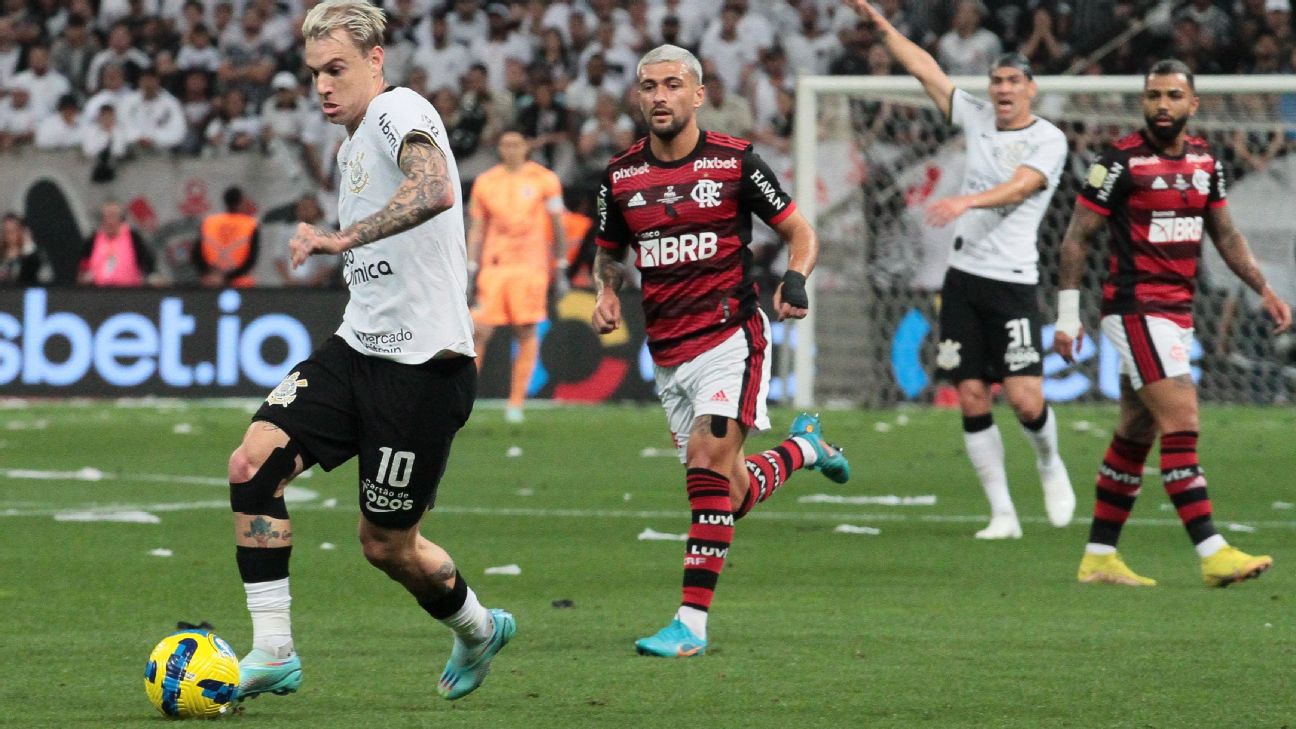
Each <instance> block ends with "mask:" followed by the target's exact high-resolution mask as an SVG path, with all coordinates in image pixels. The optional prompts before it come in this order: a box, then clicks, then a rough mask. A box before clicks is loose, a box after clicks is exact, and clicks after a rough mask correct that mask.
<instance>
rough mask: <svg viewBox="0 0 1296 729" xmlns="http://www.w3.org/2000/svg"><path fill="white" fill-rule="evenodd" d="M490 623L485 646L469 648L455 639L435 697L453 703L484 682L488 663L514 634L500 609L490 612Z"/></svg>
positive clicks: (512, 625) (510, 618)
mask: <svg viewBox="0 0 1296 729" xmlns="http://www.w3.org/2000/svg"><path fill="white" fill-rule="evenodd" d="M490 620H491V633H490V638H489V639H487V640H486V642H484V643H477V644H471V643H468V642H467V641H465V640H464V639H463V638H462V637H461V636H460V635H458V634H456V635H455V642H454V648H453V649H452V650H451V651H450V660H448V661H446V665H445V670H444V671H442V672H441V678H440V679H439V680H438V681H437V693H439V694H441V695H442V696H443V697H445V698H447V699H450V700H451V701H453V700H455V699H458V698H463V697H464V696H467V695H468V694H470V693H472V692H473V691H474V690H475V689H476V688H477V687H478V686H480V685H482V681H485V680H486V674H488V673H490V667H491V659H493V658H494V657H495V654H496V653H499V652H500V650H502V649H503V648H504V646H506V645H508V642H509V641H510V640H512V639H513V634H514V633H516V632H517V621H516V620H514V618H513V615H512V614H510V613H507V612H505V611H503V610H500V609H499V608H494V609H492V610H490Z"/></svg>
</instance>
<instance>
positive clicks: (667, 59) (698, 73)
mask: <svg viewBox="0 0 1296 729" xmlns="http://www.w3.org/2000/svg"><path fill="white" fill-rule="evenodd" d="M654 63H682V64H684V68H687V69H688V70H689V73H692V74H693V77H694V78H696V79H697V82H698V83H699V84H700V83H702V64H701V62H699V61H698V59H697V56H695V55H693V54H692V53H691V52H690V51H689V49H687V48H680V47H679V46H673V45H671V44H669V43H667V44H665V45H660V46H657V47H656V48H654V49H652V50H651V51H648V52H647V53H645V54H644V55H643V58H640V59H639V65H638V66H637V67H635V76H638V75H639V74H641V73H643V67H644V66H650V65H652V64H654Z"/></svg>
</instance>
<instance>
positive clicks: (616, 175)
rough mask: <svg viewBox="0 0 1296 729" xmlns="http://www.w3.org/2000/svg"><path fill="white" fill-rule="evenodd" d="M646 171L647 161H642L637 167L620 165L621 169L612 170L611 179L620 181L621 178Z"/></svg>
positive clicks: (624, 178) (628, 177)
mask: <svg viewBox="0 0 1296 729" xmlns="http://www.w3.org/2000/svg"><path fill="white" fill-rule="evenodd" d="M647 171H648V163H647V162H644V163H643V164H641V165H639V166H637V167H622V168H621V169H619V170H615V171H613V172H612V181H613V182H620V181H622V180H628V179H630V178H631V177H635V176H637V175H642V174H643V173H645V172H647Z"/></svg>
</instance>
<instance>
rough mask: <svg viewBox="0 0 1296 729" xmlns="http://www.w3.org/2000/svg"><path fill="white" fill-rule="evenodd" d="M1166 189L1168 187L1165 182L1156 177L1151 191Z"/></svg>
mask: <svg viewBox="0 0 1296 729" xmlns="http://www.w3.org/2000/svg"><path fill="white" fill-rule="evenodd" d="M1167 187H1170V186H1169V185H1167V184H1166V181H1165V180H1164V179H1162V178H1161V177H1160V176H1158V177H1157V178H1156V180H1154V181H1153V182H1152V189H1153V190H1164V189H1166V188H1167Z"/></svg>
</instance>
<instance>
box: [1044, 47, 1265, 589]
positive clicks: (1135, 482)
mask: <svg viewBox="0 0 1296 729" xmlns="http://www.w3.org/2000/svg"><path fill="white" fill-rule="evenodd" d="M1197 105H1198V98H1197V93H1196V90H1195V87H1194V85H1193V74H1192V71H1190V70H1189V68H1188V66H1186V65H1184V64H1183V63H1181V62H1179V61H1176V60H1165V61H1160V62H1158V63H1156V64H1155V65H1153V66H1152V69H1151V70H1150V71H1149V72H1148V75H1147V76H1146V78H1145V79H1144V82H1143V115H1144V118H1145V120H1146V122H1147V125H1146V127H1145V128H1144V129H1141V130H1139V131H1137V132H1135V133H1133V134H1130V135H1129V136H1127V137H1125V138H1123V139H1121V140H1119V141H1117V142H1116V143H1115V144H1114V145H1112V147H1111V148H1109V149H1107V150H1105V151H1104V152H1103V153H1102V154H1101V155H1100V156H1099V157H1098V159H1097V160H1096V161H1095V162H1094V164H1093V166H1092V167H1091V168H1090V170H1089V175H1088V177H1087V179H1086V180H1085V186H1084V188H1083V189H1082V190H1081V192H1080V196H1079V198H1077V200H1076V203H1077V204H1076V207H1075V213H1074V214H1073V215H1072V217H1071V224H1070V225H1069V226H1068V227H1067V231H1066V235H1065V237H1064V238H1063V240H1062V263H1061V269H1060V271H1059V273H1058V278H1059V281H1058V283H1059V288H1060V289H1061V290H1060V291H1059V292H1058V321H1057V334H1056V337H1055V338H1054V342H1053V346H1054V348H1055V349H1057V351H1058V353H1059V354H1061V355H1062V357H1063V358H1064V359H1066V360H1067V361H1068V362H1072V361H1074V357H1075V354H1076V353H1077V352H1079V351H1080V347H1081V346H1082V344H1083V342H1084V327H1083V326H1082V325H1081V323H1080V291H1079V287H1080V279H1081V276H1082V275H1083V274H1084V268H1085V261H1086V259H1087V256H1088V248H1089V242H1090V241H1091V240H1092V239H1093V237H1094V236H1095V235H1096V234H1097V233H1098V231H1099V230H1101V229H1102V228H1103V227H1106V228H1107V229H1108V231H1109V233H1110V235H1111V242H1110V244H1109V254H1108V259H1107V279H1106V281H1105V282H1104V284H1103V298H1102V331H1103V334H1105V335H1106V336H1107V339H1108V340H1109V341H1111V343H1112V345H1113V346H1115V347H1116V349H1117V351H1118V352H1119V353H1120V358H1121V394H1120V423H1119V425H1118V426H1117V428H1116V433H1115V435H1114V436H1113V437H1112V442H1111V446H1110V447H1109V448H1108V450H1107V454H1106V456H1104V458H1103V462H1102V465H1101V466H1100V467H1099V469H1098V493H1097V499H1096V501H1095V503H1094V515H1093V523H1092V526H1091V527H1090V530H1089V544H1088V545H1087V546H1086V547H1085V554H1084V558H1083V559H1082V560H1081V562H1080V571H1079V575H1078V577H1079V579H1080V581H1081V582H1106V583H1112V584H1118V585H1138V586H1152V585H1155V584H1156V580H1153V579H1151V578H1148V577H1143V576H1141V575H1138V574H1136V573H1135V572H1134V571H1133V570H1131V569H1130V568H1129V567H1128V566H1127V565H1126V564H1125V562H1124V561H1123V560H1122V559H1121V557H1120V554H1118V553H1117V551H1116V541H1117V539H1119V537H1120V532H1121V527H1122V526H1124V524H1125V521H1126V520H1127V519H1129V515H1130V511H1131V510H1132V509H1133V508H1134V499H1135V497H1137V496H1138V493H1139V490H1140V487H1141V485H1142V480H1143V462H1144V460H1146V459H1147V455H1148V451H1149V450H1150V449H1151V447H1152V442H1153V441H1154V440H1156V439H1157V436H1158V435H1160V438H1161V482H1162V485H1163V486H1164V487H1165V490H1166V493H1167V494H1169V495H1170V500H1171V501H1172V502H1173V503H1174V505H1175V509H1176V510H1178V512H1179V518H1180V519H1181V520H1182V521H1183V524H1184V528H1185V529H1187V531H1188V537H1189V538H1190V539H1191V540H1192V542H1193V546H1194V547H1195V548H1196V550H1197V554H1198V556H1199V557H1200V558H1201V571H1202V579H1203V580H1204V581H1205V583H1206V584H1207V585H1208V586H1211V587H1217V586H1218V587H1224V586H1226V585H1229V584H1231V583H1233V582H1237V581H1240V580H1248V579H1252V578H1254V577H1258V576H1259V575H1260V574H1261V573H1262V572H1264V571H1265V570H1267V569H1269V567H1270V566H1271V565H1272V564H1273V559H1272V558H1270V557H1268V556H1259V557H1255V556H1252V555H1249V554H1246V553H1244V552H1242V551H1240V550H1238V549H1236V548H1235V547H1232V546H1230V545H1229V544H1228V543H1227V542H1226V541H1225V540H1224V537H1223V536H1222V535H1220V533H1219V532H1218V531H1216V529H1215V525H1214V523H1213V522H1212V520H1211V503H1210V499H1209V498H1207V495H1206V476H1205V475H1204V473H1203V472H1202V469H1201V467H1200V466H1199V465H1198V463H1197V432H1198V427H1199V426H1198V416H1197V388H1196V385H1194V384H1193V379H1192V375H1191V373H1190V369H1189V362H1188V351H1189V347H1190V346H1191V344H1192V333H1193V329H1192V326H1193V321H1192V304H1193V295H1194V293H1195V290H1196V285H1195V279H1196V277H1197V263H1198V260H1199V259H1200V257H1201V243H1202V235H1203V234H1204V233H1209V234H1210V237H1211V241H1213V242H1214V244H1215V247H1216V249H1218V250H1219V253H1220V256H1221V257H1222V258H1223V259H1224V262H1225V263H1227V264H1228V266H1229V268H1230V269H1232V270H1233V272H1234V273H1236V274H1237V275H1238V278H1240V279H1242V281H1243V282H1245V283H1246V285H1248V286H1250V287H1251V288H1252V289H1253V290H1255V291H1256V292H1258V293H1259V294H1260V295H1261V296H1262V297H1263V299H1264V309H1265V311H1266V313H1268V315H1269V316H1270V318H1272V319H1273V321H1274V323H1275V325H1276V326H1275V333H1277V332H1281V331H1284V330H1286V329H1287V328H1288V327H1289V326H1291V309H1290V307H1288V306H1287V304H1286V303H1285V302H1284V301H1283V300H1282V299H1281V298H1279V297H1278V296H1277V295H1276V294H1275V293H1274V292H1273V289H1271V288H1269V285H1268V284H1266V283H1265V278H1264V275H1263V274H1262V273H1261V272H1260V268H1259V267H1258V266H1257V265H1256V262H1255V258H1254V257H1252V255H1251V250H1250V248H1249V247H1248V246H1247V241H1246V238H1244V237H1243V236H1242V233H1240V232H1239V231H1238V229H1237V228H1236V227H1234V225H1233V219H1232V216H1230V215H1229V212H1228V204H1227V203H1228V201H1227V199H1226V197H1227V190H1226V186H1225V179H1224V167H1223V163H1222V161H1221V160H1220V159H1219V158H1218V157H1217V156H1216V155H1215V153H1214V151H1213V150H1212V149H1211V148H1210V145H1209V144H1208V143H1207V142H1206V140H1205V139H1202V138H1200V137H1194V136H1190V135H1189V134H1187V132H1186V131H1185V129H1184V127H1185V125H1186V124H1187V123H1188V119H1189V118H1190V117H1191V116H1192V115H1193V114H1194V113H1196V111H1197Z"/></svg>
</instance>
